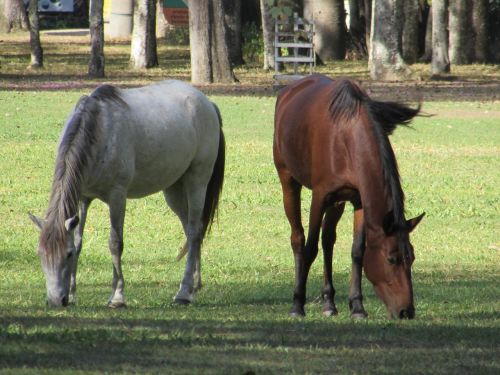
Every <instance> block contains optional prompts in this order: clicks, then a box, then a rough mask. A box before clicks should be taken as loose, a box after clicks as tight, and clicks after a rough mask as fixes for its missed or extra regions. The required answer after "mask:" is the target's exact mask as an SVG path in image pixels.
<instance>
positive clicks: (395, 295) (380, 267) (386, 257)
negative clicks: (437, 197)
mask: <svg viewBox="0 0 500 375" xmlns="http://www.w3.org/2000/svg"><path fill="white" fill-rule="evenodd" d="M423 216H424V214H421V215H420V216H417V217H415V218H413V219H410V220H408V221H407V222H406V226H405V227H404V228H395V227H394V226H390V225H386V226H384V234H385V235H384V236H383V237H382V238H381V240H380V241H377V242H378V243H377V245H370V244H368V243H367V248H366V251H365V254H364V258H363V267H364V269H365V274H366V277H367V278H368V280H370V281H371V282H372V284H373V287H374V289H375V292H376V293H377V295H378V296H379V297H380V299H382V301H383V302H384V303H385V305H386V306H387V309H388V313H389V315H390V316H392V317H393V318H399V319H413V318H414V317H415V307H414V305H413V286H412V282H411V266H412V264H413V261H414V259H415V256H414V253H413V246H412V244H411V243H410V232H411V231H412V230H413V229H414V228H415V227H416V226H417V224H418V223H419V222H420V220H422V218H423Z"/></svg>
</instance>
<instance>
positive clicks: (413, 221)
mask: <svg viewBox="0 0 500 375" xmlns="http://www.w3.org/2000/svg"><path fill="white" fill-rule="evenodd" d="M424 216H425V212H422V213H421V214H420V215H418V216H417V217H414V218H413V219H410V220H406V226H407V228H408V232H411V231H413V229H415V227H416V226H417V225H418V223H420V222H421V221H422V219H423V218H424Z"/></svg>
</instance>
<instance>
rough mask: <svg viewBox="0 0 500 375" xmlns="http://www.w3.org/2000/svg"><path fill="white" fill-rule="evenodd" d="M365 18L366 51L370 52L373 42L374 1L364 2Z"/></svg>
mask: <svg viewBox="0 0 500 375" xmlns="http://www.w3.org/2000/svg"><path fill="white" fill-rule="evenodd" d="M364 3H365V6H364V12H365V13H364V16H365V40H366V49H367V51H370V49H371V47H370V43H371V40H372V37H371V35H372V0H364Z"/></svg>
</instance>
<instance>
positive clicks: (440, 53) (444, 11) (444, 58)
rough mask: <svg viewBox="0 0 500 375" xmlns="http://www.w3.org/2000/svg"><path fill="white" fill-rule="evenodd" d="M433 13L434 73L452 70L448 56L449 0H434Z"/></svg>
mask: <svg viewBox="0 0 500 375" xmlns="http://www.w3.org/2000/svg"><path fill="white" fill-rule="evenodd" d="M431 12H432V13H431V15H432V74H433V75H436V74H443V73H449V72H450V59H449V57H448V0H433V1H432V6H431Z"/></svg>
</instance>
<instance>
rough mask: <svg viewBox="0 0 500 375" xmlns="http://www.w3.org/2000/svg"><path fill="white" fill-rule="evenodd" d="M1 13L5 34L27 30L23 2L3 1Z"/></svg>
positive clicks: (19, 0) (15, 0)
mask: <svg viewBox="0 0 500 375" xmlns="http://www.w3.org/2000/svg"><path fill="white" fill-rule="evenodd" d="M2 11H3V13H4V16H5V20H6V25H5V31H6V32H7V33H10V32H11V31H12V30H13V29H22V30H27V29H28V17H27V15H26V7H25V6H24V3H23V0H4V8H3V9H2Z"/></svg>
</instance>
